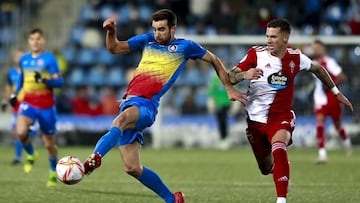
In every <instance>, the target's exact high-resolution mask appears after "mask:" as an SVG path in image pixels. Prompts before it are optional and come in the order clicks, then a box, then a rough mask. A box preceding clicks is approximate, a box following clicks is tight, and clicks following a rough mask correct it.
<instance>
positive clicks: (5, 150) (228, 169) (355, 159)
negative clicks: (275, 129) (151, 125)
mask: <svg viewBox="0 0 360 203" xmlns="http://www.w3.org/2000/svg"><path fill="white" fill-rule="evenodd" d="M37 150H38V151H39V152H40V157H39V159H38V160H37V162H36V163H35V165H34V167H33V170H32V171H31V172H30V174H25V173H24V172H23V168H22V166H10V162H11V160H12V158H13V148H11V147H0V163H1V164H0V171H1V173H0V202H6V203H8V202H12V203H15V202H26V203H27V202H36V203H38V202H51V203H57V202H76V203H77V202H87V203H102V202H107V203H112V202H121V203H137V202H138V203H157V202H158V203H160V202H162V201H161V199H160V198H158V197H157V196H156V195H155V194H154V193H153V192H152V191H150V190H148V189H147V188H145V187H144V186H142V185H141V184H140V183H139V182H138V181H136V180H135V179H134V178H132V177H130V176H128V175H126V174H125V173H124V172H123V171H122V163H121V161H120V157H119V152H118V151H117V150H116V149H114V150H112V151H111V152H109V154H107V155H106V156H105V158H104V159H103V165H102V166H101V167H100V168H99V169H97V170H96V171H95V172H94V173H93V174H91V175H90V176H88V177H84V179H83V180H82V181H81V182H80V183H78V184H76V185H64V184H62V183H59V184H58V186H57V187H55V188H50V189H48V188H46V180H47V176H48V161H47V155H46V151H45V149H44V148H38V149H37ZM91 151H92V147H91V148H90V147H68V148H64V147H63V148H60V149H59V158H60V157H63V156H65V155H75V156H77V157H79V158H80V159H81V160H84V159H85V158H86V157H87V155H88V154H89V153H90V152H91ZM328 156H329V163H328V164H326V165H316V164H315V159H316V157H317V151H316V150H315V149H295V148H290V149H289V159H290V161H291V175H290V176H291V186H290V192H289V195H288V202H291V203H305V202H306V203H307V202H311V203H312V202H314V203H322V202H323V203H332V202H334V203H335V202H337V203H338V202H347V203H352V202H354V203H355V202H356V203H358V202H360V170H359V168H360V149H354V152H353V156H352V157H346V156H345V152H344V151H342V150H333V151H329V152H328ZM142 160H143V164H144V165H145V166H147V167H149V168H151V169H153V170H155V171H156V172H157V173H158V174H159V175H160V176H161V177H162V179H163V180H164V181H165V182H166V184H167V185H168V186H169V187H170V188H171V190H172V191H183V192H184V193H185V195H186V202H189V203H208V202H209V203H216V202H218V203H225V202H226V203H232V202H234V203H268V202H275V200H276V197H275V196H276V195H275V187H274V185H273V181H272V176H262V175H261V174H260V172H259V171H258V169H257V165H256V163H255V159H254V157H253V155H252V152H251V149H250V148H248V147H244V148H237V149H231V150H228V151H222V150H212V149H191V150H188V149H161V150H154V149H149V148H145V149H143V150H142Z"/></svg>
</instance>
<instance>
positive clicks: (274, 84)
mask: <svg viewBox="0 0 360 203" xmlns="http://www.w3.org/2000/svg"><path fill="white" fill-rule="evenodd" d="M290 31H291V28H290V24H289V22H288V21H287V20H286V19H274V20H271V21H270V22H269V23H268V24H267V28H266V40H267V46H255V47H252V48H250V49H249V51H248V52H247V55H246V56H245V57H244V58H243V59H242V60H241V61H240V62H239V63H238V64H237V65H236V66H235V67H233V68H232V69H231V70H230V71H229V76H230V80H231V82H232V83H233V84H236V83H238V82H240V81H242V80H244V79H250V84H249V89H248V95H247V104H246V111H247V123H248V127H247V129H246V133H247V137H248V140H249V142H250V144H251V146H252V150H253V152H254V155H255V158H256V161H257V163H258V166H259V169H260V171H261V173H262V174H264V175H268V174H270V173H272V175H273V180H274V183H275V188H276V194H277V200H276V202H277V203H285V202H286V196H287V193H288V184H289V179H290V167H289V161H288V155H287V146H289V145H290V144H291V143H292V140H291V136H292V132H293V130H294V127H295V114H294V112H293V111H292V99H293V94H294V78H295V76H296V75H297V73H299V72H300V71H302V70H306V71H310V72H312V73H314V74H315V75H316V76H317V77H318V78H319V79H320V80H321V81H322V82H323V84H324V86H326V87H327V88H328V89H330V90H331V92H332V93H333V94H334V95H336V98H337V99H338V100H339V101H340V102H341V103H344V104H345V105H346V106H348V107H349V108H350V109H351V110H353V107H352V104H351V103H350V102H349V100H348V99H347V98H346V97H345V96H344V95H343V94H342V93H341V92H340V91H339V89H338V88H337V87H336V86H335V83H334V82H333V80H332V79H331V77H330V76H329V74H328V73H327V72H326V71H325V69H324V68H322V67H321V66H320V65H318V63H313V62H312V61H311V60H310V59H309V58H308V57H307V56H305V55H304V54H302V53H301V52H300V51H299V50H294V49H292V48H289V46H288V40H289V37H290ZM254 76H258V78H257V79H251V78H252V77H254Z"/></svg>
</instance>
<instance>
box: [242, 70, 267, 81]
mask: <svg viewBox="0 0 360 203" xmlns="http://www.w3.org/2000/svg"><path fill="white" fill-rule="evenodd" d="M244 74H245V75H244V79H246V80H257V79H259V78H261V77H262V76H263V75H264V73H263V70H261V69H260V68H250V69H249V70H247V71H246V72H245V73H244Z"/></svg>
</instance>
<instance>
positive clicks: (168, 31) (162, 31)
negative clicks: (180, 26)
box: [152, 20, 175, 45]
mask: <svg viewBox="0 0 360 203" xmlns="http://www.w3.org/2000/svg"><path fill="white" fill-rule="evenodd" d="M152 28H153V31H154V36H155V40H156V42H157V43H159V44H161V45H165V44H168V43H169V42H170V41H171V40H173V39H174V34H175V26H172V27H171V28H170V27H169V26H168V21H167V20H159V21H152Z"/></svg>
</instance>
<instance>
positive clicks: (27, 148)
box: [23, 142, 34, 155]
mask: <svg viewBox="0 0 360 203" xmlns="http://www.w3.org/2000/svg"><path fill="white" fill-rule="evenodd" d="M23 148H24V150H25V151H26V152H27V153H28V154H29V155H34V146H33V144H32V143H31V142H30V143H28V144H23Z"/></svg>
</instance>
